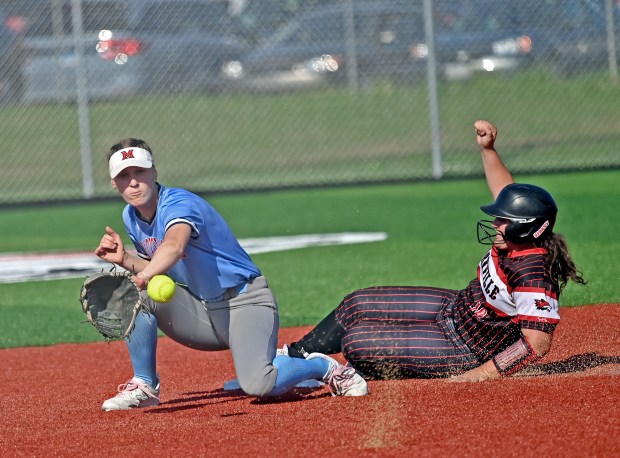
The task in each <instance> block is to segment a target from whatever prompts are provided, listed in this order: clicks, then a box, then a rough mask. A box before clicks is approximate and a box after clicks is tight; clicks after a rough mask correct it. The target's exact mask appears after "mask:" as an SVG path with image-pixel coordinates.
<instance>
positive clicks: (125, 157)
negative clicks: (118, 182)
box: [109, 147, 153, 178]
mask: <svg viewBox="0 0 620 458" xmlns="http://www.w3.org/2000/svg"><path fill="white" fill-rule="evenodd" d="M109 165H110V178H116V175H118V174H119V173H121V172H122V171H123V170H125V169H126V168H127V167H142V168H143V169H150V168H151V167H153V156H151V153H149V152H148V151H147V150H145V149H142V148H136V147H131V148H123V149H120V150H118V151H117V152H116V153H114V154H113V155H112V156H111V157H110V164H109Z"/></svg>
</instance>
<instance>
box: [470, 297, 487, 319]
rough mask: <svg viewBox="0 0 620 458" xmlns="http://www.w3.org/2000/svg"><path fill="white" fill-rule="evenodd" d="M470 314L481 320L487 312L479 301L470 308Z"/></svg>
mask: <svg viewBox="0 0 620 458" xmlns="http://www.w3.org/2000/svg"><path fill="white" fill-rule="evenodd" d="M472 312H473V313H474V315H475V316H476V318H478V319H481V320H482V319H484V318H485V317H486V316H487V315H488V314H489V311H488V310H487V309H486V307H484V306H483V305H482V303H480V301H478V302H476V304H475V305H474V306H473V307H472Z"/></svg>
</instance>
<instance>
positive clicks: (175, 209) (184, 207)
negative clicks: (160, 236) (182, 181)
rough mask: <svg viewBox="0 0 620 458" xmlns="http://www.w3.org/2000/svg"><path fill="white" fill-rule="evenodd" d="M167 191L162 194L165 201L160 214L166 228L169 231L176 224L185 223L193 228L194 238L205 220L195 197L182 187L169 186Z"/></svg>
mask: <svg viewBox="0 0 620 458" xmlns="http://www.w3.org/2000/svg"><path fill="white" fill-rule="evenodd" d="M166 191H167V192H166V193H165V196H162V197H163V198H164V202H163V203H162V206H161V215H159V216H160V217H161V218H163V224H164V226H165V229H164V230H165V231H167V230H168V229H169V228H170V227H172V226H173V225H175V224H179V223H184V224H188V225H189V226H190V227H191V228H192V238H196V237H198V235H199V234H200V229H201V228H202V227H203V224H204V221H203V216H202V214H201V213H200V211H199V209H198V208H197V207H196V205H195V204H194V202H193V199H191V198H189V195H188V194H187V192H186V191H184V190H182V189H174V188H169V189H167V190H166Z"/></svg>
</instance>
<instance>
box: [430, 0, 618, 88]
mask: <svg viewBox="0 0 620 458" xmlns="http://www.w3.org/2000/svg"><path fill="white" fill-rule="evenodd" d="M603 2H604V0H535V1H532V0H512V1H510V2H506V1H505V0H463V1H461V2H459V3H458V5H459V10H458V12H457V14H455V16H454V20H453V21H451V22H450V23H449V24H441V26H440V27H438V28H437V30H436V33H435V49H436V60H437V62H438V65H439V68H440V74H441V75H442V76H444V77H445V78H446V79H449V80H452V79H466V78H469V77H470V76H472V75H473V74H474V73H476V72H514V71H518V70H520V69H523V68H527V67H528V66H530V65H532V64H533V63H536V64H539V65H541V66H544V67H546V68H548V69H550V70H551V71H552V72H553V73H555V74H557V75H561V76H568V75H571V74H576V73H579V72H583V71H588V70H593V69H597V68H602V67H603V66H604V65H605V64H606V63H607V60H608V54H607V36H606V30H605V14H604V5H603ZM618 19H620V18H617V20H616V35H617V34H618V31H620V28H619V27H618V24H620V22H619V21H618Z"/></svg>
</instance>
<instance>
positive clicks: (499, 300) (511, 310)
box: [478, 251, 516, 317]
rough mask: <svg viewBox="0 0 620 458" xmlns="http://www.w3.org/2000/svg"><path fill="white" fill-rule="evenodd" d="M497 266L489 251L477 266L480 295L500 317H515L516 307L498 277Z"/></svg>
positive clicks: (506, 288)
mask: <svg viewBox="0 0 620 458" xmlns="http://www.w3.org/2000/svg"><path fill="white" fill-rule="evenodd" d="M497 268H498V266H496V265H495V262H494V258H493V257H492V256H491V251H489V252H488V253H487V254H486V255H484V257H483V258H482V260H481V261H480V264H479V265H478V279H479V281H480V285H482V293H483V294H484V298H485V300H486V303H487V305H488V306H490V307H491V308H492V309H493V310H495V311H496V312H497V313H499V314H500V315H504V316H506V315H507V316H513V317H514V316H515V315H516V305H515V303H514V302H513V300H512V297H511V295H510V293H509V292H508V287H507V286H506V284H505V283H504V281H503V280H502V278H501V277H500V275H499V273H498V271H497Z"/></svg>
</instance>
